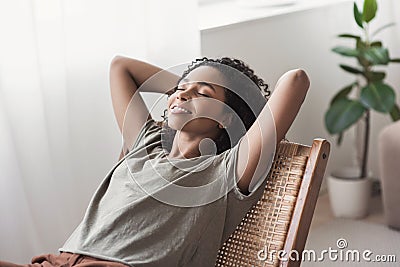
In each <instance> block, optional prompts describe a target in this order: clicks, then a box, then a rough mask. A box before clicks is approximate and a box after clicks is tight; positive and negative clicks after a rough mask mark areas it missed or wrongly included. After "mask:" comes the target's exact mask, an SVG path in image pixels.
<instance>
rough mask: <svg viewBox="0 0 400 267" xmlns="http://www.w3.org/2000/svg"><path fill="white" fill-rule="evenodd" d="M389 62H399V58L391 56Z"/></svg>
mask: <svg viewBox="0 0 400 267" xmlns="http://www.w3.org/2000/svg"><path fill="white" fill-rule="evenodd" d="M390 62H393V63H400V58H392V59H390Z"/></svg>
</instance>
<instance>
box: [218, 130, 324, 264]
mask: <svg viewBox="0 0 400 267" xmlns="http://www.w3.org/2000/svg"><path fill="white" fill-rule="evenodd" d="M329 152H330V144H329V142H328V141H326V140H324V139H320V138H318V139H314V141H313V144H312V146H311V147H310V146H306V145H301V144H296V143H291V142H286V141H282V142H281V143H280V144H279V146H278V150H277V152H276V155H275V159H274V164H273V166H272V167H271V171H270V173H269V175H268V177H267V179H270V180H271V181H268V183H267V186H266V187H265V189H264V193H263V196H262V198H261V199H260V200H258V202H257V203H256V204H255V205H253V207H252V208H251V209H250V210H249V212H248V213H247V214H246V216H245V218H243V220H242V222H241V224H240V225H238V227H237V228H236V230H235V231H234V232H233V233H232V234H231V236H230V237H229V238H228V240H226V241H225V243H224V244H223V246H222V247H221V249H220V250H219V252H218V258H217V262H216V265H215V266H218V267H222V266H240V267H242V266H243V267H244V266H249V267H265V266H289V267H292V266H300V264H301V258H300V259H298V260H292V259H290V257H289V255H292V254H291V253H292V252H293V251H295V252H297V254H298V255H300V256H301V254H302V252H303V250H304V246H305V243H306V240H307V236H308V232H309V229H310V225H311V220H312V217H313V214H314V209H315V205H316V202H317V198H318V194H319V189H320V186H321V182H322V179H323V176H324V173H325V168H326V164H327V161H328V157H329ZM264 246H268V247H269V248H270V249H271V248H272V249H274V250H276V251H284V252H285V253H286V255H287V256H286V258H287V259H288V260H287V261H286V260H285V261H281V260H279V257H277V256H276V257H275V258H273V259H270V261H269V262H268V261H262V260H260V259H259V258H257V257H259V256H257V251H259V250H260V249H263V247H264ZM292 256H293V255H292ZM292 258H293V257H292Z"/></svg>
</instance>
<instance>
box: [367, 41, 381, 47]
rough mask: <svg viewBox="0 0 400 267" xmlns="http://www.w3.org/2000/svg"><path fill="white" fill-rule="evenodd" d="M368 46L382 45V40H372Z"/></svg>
mask: <svg viewBox="0 0 400 267" xmlns="http://www.w3.org/2000/svg"><path fill="white" fill-rule="evenodd" d="M370 46H372V47H382V42H381V41H376V42H372V43H371V44H370Z"/></svg>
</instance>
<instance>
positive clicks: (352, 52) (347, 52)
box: [332, 46, 359, 57]
mask: <svg viewBox="0 0 400 267" xmlns="http://www.w3.org/2000/svg"><path fill="white" fill-rule="evenodd" d="M332 51H333V52H335V53H338V54H340V55H342V56H345V57H357V56H358V54H359V52H358V51H357V50H356V49H353V48H348V47H345V46H336V47H334V48H333V49H332Z"/></svg>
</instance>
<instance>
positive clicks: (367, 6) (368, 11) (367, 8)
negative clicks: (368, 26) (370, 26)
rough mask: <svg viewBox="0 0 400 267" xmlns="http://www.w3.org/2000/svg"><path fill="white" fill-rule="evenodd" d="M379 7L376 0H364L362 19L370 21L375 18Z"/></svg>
mask: <svg viewBox="0 0 400 267" xmlns="http://www.w3.org/2000/svg"><path fill="white" fill-rule="evenodd" d="M377 9H378V5H377V4H376V0H364V9H363V13H362V19H363V21H365V22H367V23H368V22H370V21H371V20H373V18H375V15H376V10H377Z"/></svg>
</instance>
